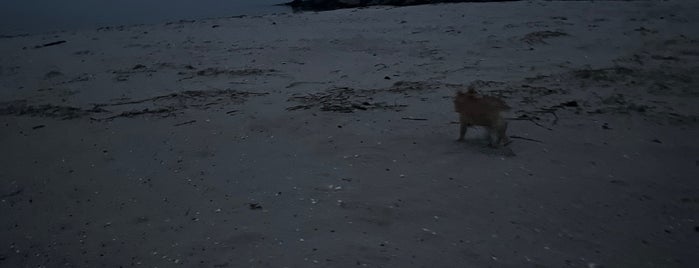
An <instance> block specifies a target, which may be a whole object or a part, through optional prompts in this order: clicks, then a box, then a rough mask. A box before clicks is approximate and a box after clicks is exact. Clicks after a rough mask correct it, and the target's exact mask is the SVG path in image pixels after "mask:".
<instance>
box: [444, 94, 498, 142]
mask: <svg viewBox="0 0 699 268" xmlns="http://www.w3.org/2000/svg"><path fill="white" fill-rule="evenodd" d="M507 110H510V106H507V104H506V103H505V102H504V101H503V100H501V99H500V98H497V97H491V96H481V95H479V94H478V93H476V90H475V89H474V88H473V87H472V86H471V87H469V88H468V91H467V92H466V93H463V92H461V91H459V92H457V93H456V96H454V111H456V112H457V113H459V121H460V123H461V128H460V132H459V139H458V141H463V140H464V135H465V134H466V128H468V127H470V126H484V127H486V128H487V129H488V138H489V142H490V146H492V147H499V146H500V144H503V145H507V144H508V143H509V138H507V135H506V134H505V132H506V131H507V121H505V119H504V118H503V117H502V115H501V113H502V112H504V111H507Z"/></svg>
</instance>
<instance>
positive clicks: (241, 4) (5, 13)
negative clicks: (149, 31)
mask: <svg viewBox="0 0 699 268" xmlns="http://www.w3.org/2000/svg"><path fill="white" fill-rule="evenodd" d="M282 2H285V1H284V0H259V1H249V0H232V1H217V0H203V1H198V2H196V3H191V2H187V1H177V0H176V1H168V2H166V3H159V2H158V1H152V2H148V3H142V2H141V1H137V0H125V1H120V2H111V1H107V0H95V1H90V0H76V1H73V2H71V3H70V4H61V3H55V2H51V1H47V0H29V1H24V2H20V3H12V4H11V5H10V4H8V5H6V6H5V7H4V8H3V10H0V38H13V37H20V36H27V35H35V34H48V33H58V32H66V31H78V30H88V29H97V28H101V27H116V26H130V25H143V24H158V23H166V22H172V21H179V20H201V19H209V18H228V17H233V16H259V15H267V14H275V13H286V12H291V8H290V7H288V6H283V5H279V4H280V3H282Z"/></svg>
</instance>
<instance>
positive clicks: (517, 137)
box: [510, 135, 544, 143]
mask: <svg viewBox="0 0 699 268" xmlns="http://www.w3.org/2000/svg"><path fill="white" fill-rule="evenodd" d="M510 138H513V139H520V140H525V141H533V142H538V143H544V142H543V141H540V140H537V139H530V138H525V137H521V136H515V135H512V136H510Z"/></svg>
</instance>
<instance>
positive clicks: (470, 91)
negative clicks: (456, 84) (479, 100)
mask: <svg viewBox="0 0 699 268" xmlns="http://www.w3.org/2000/svg"><path fill="white" fill-rule="evenodd" d="M476 93H477V92H476V87H474V86H473V85H470V86H468V94H469V95H476Z"/></svg>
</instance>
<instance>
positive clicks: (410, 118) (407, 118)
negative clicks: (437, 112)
mask: <svg viewBox="0 0 699 268" xmlns="http://www.w3.org/2000/svg"><path fill="white" fill-rule="evenodd" d="M401 119H404V120H415V121H427V118H413V117H403V118H401Z"/></svg>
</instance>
